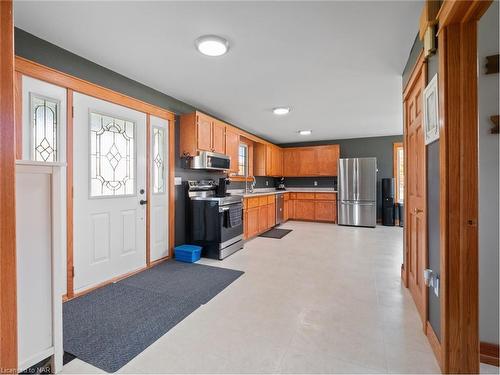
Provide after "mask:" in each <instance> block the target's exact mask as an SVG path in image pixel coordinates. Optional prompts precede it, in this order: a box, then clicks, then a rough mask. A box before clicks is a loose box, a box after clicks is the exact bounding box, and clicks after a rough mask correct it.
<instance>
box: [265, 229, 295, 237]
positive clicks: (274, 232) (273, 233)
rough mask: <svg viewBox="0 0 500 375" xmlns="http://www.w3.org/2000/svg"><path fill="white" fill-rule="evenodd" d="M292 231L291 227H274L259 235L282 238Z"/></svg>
mask: <svg viewBox="0 0 500 375" xmlns="http://www.w3.org/2000/svg"><path fill="white" fill-rule="evenodd" d="M291 231H292V230H291V229H279V228H273V229H270V230H268V231H267V232H264V233H262V234H261V235H259V237H266V238H277V239H280V238H283V237H285V236H286V235H287V234H288V233H290V232H291Z"/></svg>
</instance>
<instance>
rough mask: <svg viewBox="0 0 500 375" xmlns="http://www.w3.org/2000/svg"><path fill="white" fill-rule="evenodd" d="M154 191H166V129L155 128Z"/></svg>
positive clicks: (158, 192) (157, 192)
mask: <svg viewBox="0 0 500 375" xmlns="http://www.w3.org/2000/svg"><path fill="white" fill-rule="evenodd" d="M152 156H153V157H152V162H153V165H152V167H153V193H155V194H161V193H164V192H165V129H162V128H156V127H155V128H153V155H152Z"/></svg>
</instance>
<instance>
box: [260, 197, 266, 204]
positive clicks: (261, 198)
mask: <svg viewBox="0 0 500 375" xmlns="http://www.w3.org/2000/svg"><path fill="white" fill-rule="evenodd" d="M266 205H267V196H264V197H259V206H266Z"/></svg>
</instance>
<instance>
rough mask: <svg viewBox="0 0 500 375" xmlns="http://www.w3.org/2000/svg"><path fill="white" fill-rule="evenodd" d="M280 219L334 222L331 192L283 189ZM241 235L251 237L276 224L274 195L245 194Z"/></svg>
mask: <svg viewBox="0 0 500 375" xmlns="http://www.w3.org/2000/svg"><path fill="white" fill-rule="evenodd" d="M283 204H284V206H283V211H284V212H283V219H284V220H285V221H287V220H290V219H292V220H293V219H295V220H306V221H321V222H328V223H335V222H337V195H336V194H335V193H285V199H284V202H283ZM243 207H244V220H245V223H244V227H245V229H244V231H245V232H244V238H245V239H248V238H252V237H255V236H257V235H259V234H261V233H263V232H265V231H266V230H268V229H270V228H272V227H273V226H275V225H276V202H275V196H274V194H272V195H265V196H257V197H250V198H245V201H244V203H243Z"/></svg>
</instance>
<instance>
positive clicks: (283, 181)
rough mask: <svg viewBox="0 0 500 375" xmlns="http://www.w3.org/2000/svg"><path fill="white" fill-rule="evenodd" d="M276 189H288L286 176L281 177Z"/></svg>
mask: <svg viewBox="0 0 500 375" xmlns="http://www.w3.org/2000/svg"><path fill="white" fill-rule="evenodd" d="M276 190H286V186H285V178H284V177H281V179H280V182H279V183H278V186H277V187H276Z"/></svg>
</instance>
